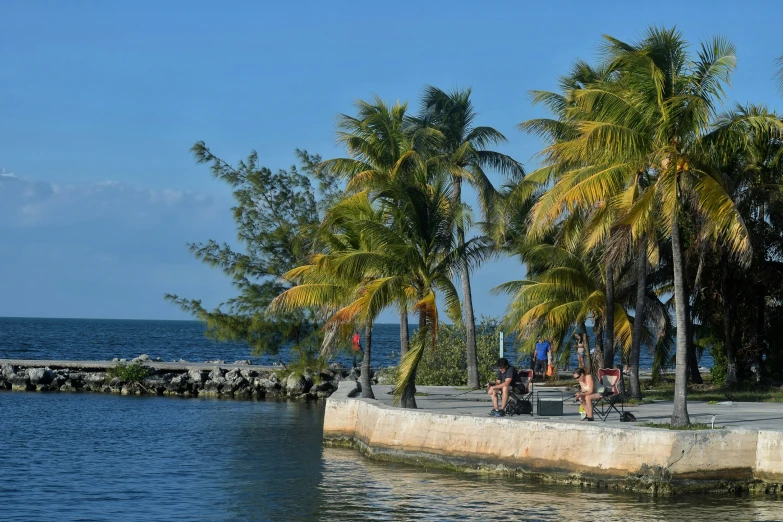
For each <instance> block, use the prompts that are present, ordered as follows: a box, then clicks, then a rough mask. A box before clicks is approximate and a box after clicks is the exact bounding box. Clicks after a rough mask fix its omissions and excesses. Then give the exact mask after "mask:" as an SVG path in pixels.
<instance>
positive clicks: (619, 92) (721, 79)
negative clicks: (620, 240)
mask: <svg viewBox="0 0 783 522" xmlns="http://www.w3.org/2000/svg"><path fill="white" fill-rule="evenodd" d="M606 40H607V43H606V46H605V55H606V63H607V64H609V65H608V66H607V67H608V68H609V69H611V70H612V71H614V72H613V80H612V81H611V82H598V83H595V84H591V85H589V86H587V88H584V89H578V90H573V91H571V95H572V100H573V104H574V106H575V107H577V109H576V110H575V111H573V112H575V113H576V114H577V115H578V118H577V120H576V121H575V122H569V124H570V128H572V129H574V131H575V137H573V138H572V139H565V140H562V141H560V142H557V143H555V144H553V145H551V146H549V147H548V148H547V149H546V150H545V154H546V156H547V159H548V160H549V163H550V164H551V165H555V166H557V168H554V169H550V170H551V171H552V172H553V173H555V174H557V173H562V172H564V171H566V172H569V171H570V172H571V177H572V180H573V181H572V183H571V184H570V185H567V186H565V187H563V188H560V189H559V194H558V193H557V191H554V194H553V197H551V198H549V201H548V202H547V204H546V205H542V206H541V207H540V208H539V209H538V215H540V216H546V217H547V218H549V219H550V220H551V219H553V218H554V219H556V218H557V216H558V215H559V214H560V213H562V212H563V210H572V209H573V208H575V207H587V208H590V207H593V206H596V205H600V204H610V203H611V198H613V197H615V195H617V194H620V193H621V192H622V191H623V190H624V189H625V188H626V187H628V186H629V185H630V183H631V180H632V179H634V177H635V174H636V173H637V172H641V171H652V172H653V173H654V179H653V180H651V184H650V186H649V188H648V189H647V190H646V193H647V194H646V196H645V197H640V198H638V200H636V201H635V202H634V203H633V204H632V205H630V206H629V207H628V210H627V211H626V212H625V216H624V217H623V218H622V219H623V221H624V222H626V223H629V224H630V226H631V230H632V232H633V237H634V239H635V240H636V241H639V240H640V239H641V238H642V237H645V235H646V234H648V233H649V231H650V229H649V227H647V226H643V227H639V226H636V223H637V222H639V221H640V222H648V221H649V217H650V216H655V215H656V210H659V211H660V213H659V214H658V215H659V216H661V223H660V226H661V227H662V228H663V230H664V231H665V233H666V234H667V235H668V236H669V237H670V238H671V243H672V251H673V264H672V268H673V276H674V277H673V279H674V298H675V318H676V324H677V370H676V385H675V404H674V411H673V414H672V424H673V425H675V426H680V425H684V424H687V423H688V422H689V419H688V411H687V388H686V382H687V374H686V372H687V346H688V341H687V335H688V327H687V324H688V321H687V317H686V314H687V312H686V309H687V305H688V303H687V299H686V295H685V294H686V291H685V281H684V278H683V248H682V237H681V230H680V222H681V219H682V215H683V213H684V212H685V211H686V210H688V209H690V210H691V211H692V212H694V213H695V214H698V215H700V216H702V219H703V220H704V221H705V222H709V223H711V224H712V225H713V226H712V227H711V236H712V238H714V239H716V240H717V239H719V240H721V241H723V242H725V244H726V246H727V248H728V250H729V252H730V253H731V254H732V255H733V256H734V257H736V258H738V259H740V260H741V261H743V262H747V260H748V259H749V254H750V244H749V241H748V234H747V230H746V229H745V226H744V223H743V220H742V218H741V216H740V215H739V213H738V212H737V209H736V207H735V206H734V204H733V202H732V200H731V198H730V197H729V195H728V194H727V193H726V190H725V187H724V185H723V182H722V179H721V178H720V176H719V175H718V173H717V172H716V171H715V169H714V168H713V164H712V163H711V162H710V158H709V154H707V149H708V147H707V144H706V143H705V140H704V138H705V136H706V135H707V134H708V133H710V131H713V129H712V124H713V121H714V118H715V112H716V105H717V103H718V102H720V101H721V100H722V98H723V86H724V85H725V84H726V83H727V81H728V79H729V76H730V74H731V71H732V69H733V67H734V64H735V61H736V59H735V56H734V48H733V46H732V45H731V44H730V43H729V42H728V41H726V40H725V39H723V38H715V39H713V40H712V41H711V42H709V43H707V44H702V46H701V50H700V52H699V53H698V57H697V58H696V59H692V57H691V56H690V55H689V54H688V52H687V51H686V47H687V44H686V42H685V41H684V40H683V38H682V35H681V34H680V33H679V32H678V31H676V30H673V29H672V30H667V29H659V28H651V29H649V30H648V31H647V34H646V35H645V37H644V38H643V39H642V40H641V41H640V42H639V43H637V44H627V43H624V42H621V41H619V40H616V39H614V38H611V37H606ZM767 123H768V124H772V123H771V122H769V121H767ZM563 178H565V176H563ZM559 184H560V183H559V182H558V183H557V184H555V185H554V187H553V190H554V189H556V188H557V187H558V185H559ZM569 191H570V193H569ZM607 199H609V200H608V201H607ZM542 201H543V199H542ZM533 217H534V218H535V217H537V215H536V212H534V216H533Z"/></svg>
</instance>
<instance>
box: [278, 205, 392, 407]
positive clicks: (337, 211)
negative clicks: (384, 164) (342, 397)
mask: <svg viewBox="0 0 783 522" xmlns="http://www.w3.org/2000/svg"><path fill="white" fill-rule="evenodd" d="M385 219H386V216H385V212H384V209H383V208H378V207H377V206H376V207H374V206H373V205H372V203H371V202H370V201H369V199H368V198H367V192H360V193H358V194H354V195H351V196H349V197H347V198H345V199H343V200H342V201H340V202H338V203H337V204H336V205H334V206H333V207H332V208H331V209H329V210H328V211H327V213H326V215H325V217H324V221H323V223H322V226H321V229H320V233H319V234H318V240H317V242H316V244H317V246H318V251H319V253H318V254H315V255H313V256H312V262H311V263H310V264H308V265H303V266H300V267H297V268H295V269H293V270H290V271H289V272H288V273H286V274H285V275H284V276H283V279H285V280H287V281H289V282H291V283H292V284H293V285H294V286H292V287H291V288H289V289H288V290H286V291H285V292H283V293H282V294H280V295H279V296H278V297H276V298H275V299H274V300H273V301H272V303H271V304H270V309H271V310H274V311H289V310H294V309H299V308H305V309H313V308H316V309H319V310H321V314H322V315H323V316H324V318H325V324H324V327H323V328H324V330H325V335H324V342H323V345H322V352H321V355H322V356H323V357H328V356H329V355H331V353H332V351H333V349H334V347H335V346H336V344H337V343H336V341H337V340H338V339H347V338H348V336H349V335H350V334H351V332H352V331H353V329H354V325H356V324H364V326H365V350H364V356H363V358H362V362H361V373H360V382H361V388H362V397H363V398H370V399H374V398H375V396H374V394H373V391H372V382H371V379H370V373H371V370H370V368H371V356H372V330H373V322H374V320H375V318H376V317H377V315H378V313H379V312H380V310H379V309H378V308H377V307H373V306H372V303H370V302H367V301H366V298H367V297H368V296H369V295H370V290H371V289H372V288H373V286H374V285H375V283H376V279H377V278H376V277H374V274H376V273H377V272H378V267H377V266H375V267H373V263H371V262H370V263H368V262H367V260H366V259H365V260H364V261H363V264H364V266H365V269H366V270H365V271H364V272H362V271H358V270H355V269H353V268H349V269H345V268H344V266H343V265H352V264H356V263H357V261H356V260H357V258H362V257H364V258H367V257H370V256H372V252H373V251H374V250H375V245H374V243H373V240H372V237H370V236H368V235H367V234H365V233H363V226H364V224H365V223H366V222H369V221H377V222H380V223H383V222H385ZM357 303H360V304H361V305H362V306H357Z"/></svg>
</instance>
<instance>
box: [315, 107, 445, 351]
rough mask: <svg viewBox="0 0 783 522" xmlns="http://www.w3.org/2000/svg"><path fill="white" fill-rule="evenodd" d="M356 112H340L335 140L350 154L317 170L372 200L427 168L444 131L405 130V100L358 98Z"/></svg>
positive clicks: (403, 315) (403, 345)
mask: <svg viewBox="0 0 783 522" xmlns="http://www.w3.org/2000/svg"><path fill="white" fill-rule="evenodd" d="M356 109H357V115H356V116H349V115H346V114H342V115H340V116H339V118H338V122H337V129H338V132H337V141H338V143H339V144H340V145H342V146H344V147H345V149H346V151H347V153H348V157H346V158H336V159H331V160H326V161H323V162H322V163H320V164H319V165H318V169H319V170H321V171H324V172H328V173H329V174H331V175H333V176H338V177H341V178H343V179H347V180H348V184H347V188H346V190H347V192H348V193H355V192H359V191H362V190H367V191H368V196H369V198H370V199H371V200H372V199H373V198H374V197H375V195H376V194H377V193H378V190H380V187H385V186H388V185H389V184H390V183H393V182H403V183H404V182H405V181H406V180H407V179H408V178H409V177H410V176H411V175H412V172H414V171H421V170H423V169H424V170H426V168H427V166H428V162H429V158H428V157H427V154H428V153H429V151H433V150H435V149H437V147H438V144H439V141H440V139H442V135H440V133H439V132H438V131H436V130H434V129H431V128H423V129H418V130H416V131H415V132H410V131H408V130H406V123H405V122H406V116H405V115H406V111H407V104H406V103H400V102H397V103H396V104H394V105H392V106H389V105H386V104H385V103H384V102H383V100H381V99H380V98H379V97H377V96H376V97H375V98H374V100H373V102H367V101H363V100H359V101H357V102H356ZM399 313H400V355H401V356H404V355H405V353H407V351H408V346H409V339H408V337H409V335H408V308H407V306H406V303H405V302H404V301H401V302H400V306H399Z"/></svg>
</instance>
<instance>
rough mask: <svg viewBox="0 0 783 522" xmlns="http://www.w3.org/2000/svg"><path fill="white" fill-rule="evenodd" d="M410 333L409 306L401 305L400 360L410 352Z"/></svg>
mask: <svg viewBox="0 0 783 522" xmlns="http://www.w3.org/2000/svg"><path fill="white" fill-rule="evenodd" d="M409 342H410V335H409V334H408V307H407V306H405V305H402V307H400V360H402V356H403V355H405V354H406V353H408V343H409Z"/></svg>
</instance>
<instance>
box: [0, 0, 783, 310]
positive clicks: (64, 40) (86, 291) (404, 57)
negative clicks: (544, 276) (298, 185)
mask: <svg viewBox="0 0 783 522" xmlns="http://www.w3.org/2000/svg"><path fill="white" fill-rule="evenodd" d="M484 4H485V5H481V6H479V4H478V3H475V2H456V1H452V2H435V1H431V2H421V1H418V2H405V1H398V2H393V3H391V2H383V3H382V2H310V3H308V2H240V1H233V2H220V3H219V2H199V1H188V2H178V1H167V2H145V1H134V2H124V1H115V2H99V1H97V0H96V1H92V2H79V1H69V2H43V1H33V0H27V1H12V0H5V1H4V2H2V3H0V20H2V21H3V28H2V31H0V46H1V48H2V49H3V53H0V71H2V80H0V169H2V172H3V174H2V175H0V238H2V255H0V296H2V299H0V316H42V317H100V318H150V319H184V318H187V317H186V316H185V315H184V314H182V313H181V312H180V311H179V310H177V309H175V308H174V307H172V306H171V305H169V304H168V303H166V302H164V301H163V299H162V295H163V293H165V292H172V293H177V294H180V295H182V296H187V297H195V298H201V299H203V300H204V303H205V304H207V305H209V306H214V305H217V304H218V303H219V302H221V301H223V300H225V299H227V298H228V297H230V296H231V295H232V288H231V286H230V284H229V282H228V281H227V280H226V279H225V278H224V277H223V276H222V274H220V273H218V272H216V271H214V270H211V269H209V268H208V267H206V266H204V265H202V264H200V263H199V262H197V261H196V260H195V259H193V258H192V257H191V256H190V254H189V253H188V251H187V249H186V247H185V243H186V242H189V241H201V240H207V239H209V238H214V239H218V240H227V241H232V240H233V238H234V235H235V230H234V227H233V224H232V222H231V218H230V210H229V208H230V206H231V199H230V194H229V193H228V191H227V189H226V188H225V187H224V186H222V185H221V184H220V183H218V182H217V181H215V180H213V179H212V178H211V176H210V175H209V172H208V170H207V169H206V168H204V167H200V166H197V165H195V163H194V162H193V160H192V157H191V156H190V154H189V152H188V149H189V148H190V146H191V145H192V144H193V143H194V142H195V141H197V140H204V141H206V142H207V144H208V145H209V146H210V147H211V148H212V150H213V151H215V152H216V153H218V154H219V155H221V156H222V157H224V158H225V159H227V160H229V161H236V160H238V159H241V158H243V157H245V156H246V155H247V153H248V152H249V151H250V150H251V149H256V150H258V152H259V155H260V157H261V160H262V163H263V164H264V165H266V166H269V167H270V168H273V169H276V168H285V167H288V166H289V165H290V164H291V163H292V162H293V160H294V154H293V152H294V149H296V148H297V147H299V148H306V149H308V150H309V151H310V152H314V153H319V154H321V155H323V156H324V157H334V156H338V155H342V152H341V151H340V150H339V149H338V148H336V146H335V140H334V122H335V117H336V115H337V114H338V113H341V112H345V113H351V112H352V103H353V102H354V101H355V100H356V99H359V98H364V99H368V98H370V97H371V96H372V95H373V94H378V95H380V96H381V97H382V98H383V99H385V100H386V101H388V102H393V101H395V100H397V99H399V100H408V101H410V103H411V106H412V108H415V107H416V105H417V98H418V95H419V94H420V92H421V90H422V87H423V86H424V85H426V84H432V85H436V86H439V87H441V88H443V89H447V90H448V89H451V88H453V87H456V86H459V87H472V88H473V101H474V104H475V106H476V108H477V109H478V111H479V113H480V116H479V120H478V123H479V124H482V125H491V126H494V127H496V128H497V129H499V130H500V131H501V132H503V133H504V134H506V136H507V137H508V138H509V142H508V144H506V145H505V146H503V147H502V148H501V150H502V151H503V152H506V153H508V154H511V155H513V156H514V157H515V158H517V159H519V160H520V161H522V162H523V163H524V164H525V165H526V166H527V167H528V168H529V169H530V168H533V167H534V166H535V161H536V160H535V157H534V156H535V154H536V152H537V151H538V150H539V148H540V145H541V144H540V143H539V142H538V141H537V140H536V139H535V138H533V137H530V136H526V135H523V134H522V133H520V132H518V131H517V130H516V129H515V126H516V124H518V123H519V122H521V121H523V120H526V119H529V118H533V117H537V116H541V115H542V112H541V111H540V109H538V108H535V107H532V106H531V105H530V102H529V97H528V94H527V93H528V91H529V90H530V89H553V88H555V86H556V81H557V78H558V76H559V75H562V74H564V73H566V72H567V71H568V69H569V67H570V65H571V63H572V62H573V61H574V60H575V59H577V58H584V59H587V60H590V61H592V60H594V59H595V58H596V56H597V50H598V47H599V45H600V42H601V35H602V34H610V35H612V36H615V37H617V38H620V39H624V40H634V39H635V38H636V37H638V36H639V35H640V34H641V33H642V32H643V31H644V29H645V28H646V27H647V26H648V25H652V24H656V25H665V26H672V25H677V27H678V28H679V29H680V30H682V31H683V32H684V34H685V36H686V38H687V39H688V40H689V41H690V42H691V43H692V44H696V43H697V42H698V41H699V40H701V39H704V38H707V37H710V36H712V35H716V34H722V35H725V36H727V37H728V38H729V39H730V40H732V41H733V42H734V44H735V45H736V47H737V51H738V58H739V65H738V68H737V71H736V73H735V75H734V77H733V81H732V89H731V90H730V91H729V100H730V102H742V103H745V102H748V101H752V102H757V103H758V102H761V103H766V104H768V105H769V106H770V107H771V108H773V109H778V110H781V109H783V97H781V96H780V94H779V93H778V92H777V91H776V86H775V81H774V79H773V74H774V70H775V59H776V58H777V57H778V56H780V55H783V42H781V40H780V38H779V34H780V26H779V24H780V20H782V19H783V16H782V15H783V3H782V2H780V1H757V2H753V3H745V4H742V3H740V2H735V1H733V2H724V1H692V2H674V1H671V2H667V1H658V2H654V3H653V2H650V3H645V4H643V5H642V3H635V2H598V1H593V2H582V3H576V2H549V3H544V2H540V3H533V2H491V3H489V2H486V3H484ZM523 274H524V272H523V270H522V267H521V266H520V265H519V264H518V263H517V262H516V261H514V260H505V261H499V262H493V263H491V264H488V265H486V266H484V267H482V268H481V269H480V270H479V271H478V272H477V273H476V274H475V277H474V284H473V286H474V295H475V297H474V301H475V305H476V310H477V314H478V315H481V314H484V315H493V316H497V315H500V314H502V313H503V310H504V308H505V305H506V298H505V297H504V296H493V295H490V293H489V289H490V288H492V287H493V286H495V285H497V284H499V283H502V282H504V281H507V280H509V279H514V278H519V277H522V275H523ZM394 319H395V318H394V314H387V315H386V316H384V317H383V318H382V320H388V321H394Z"/></svg>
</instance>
